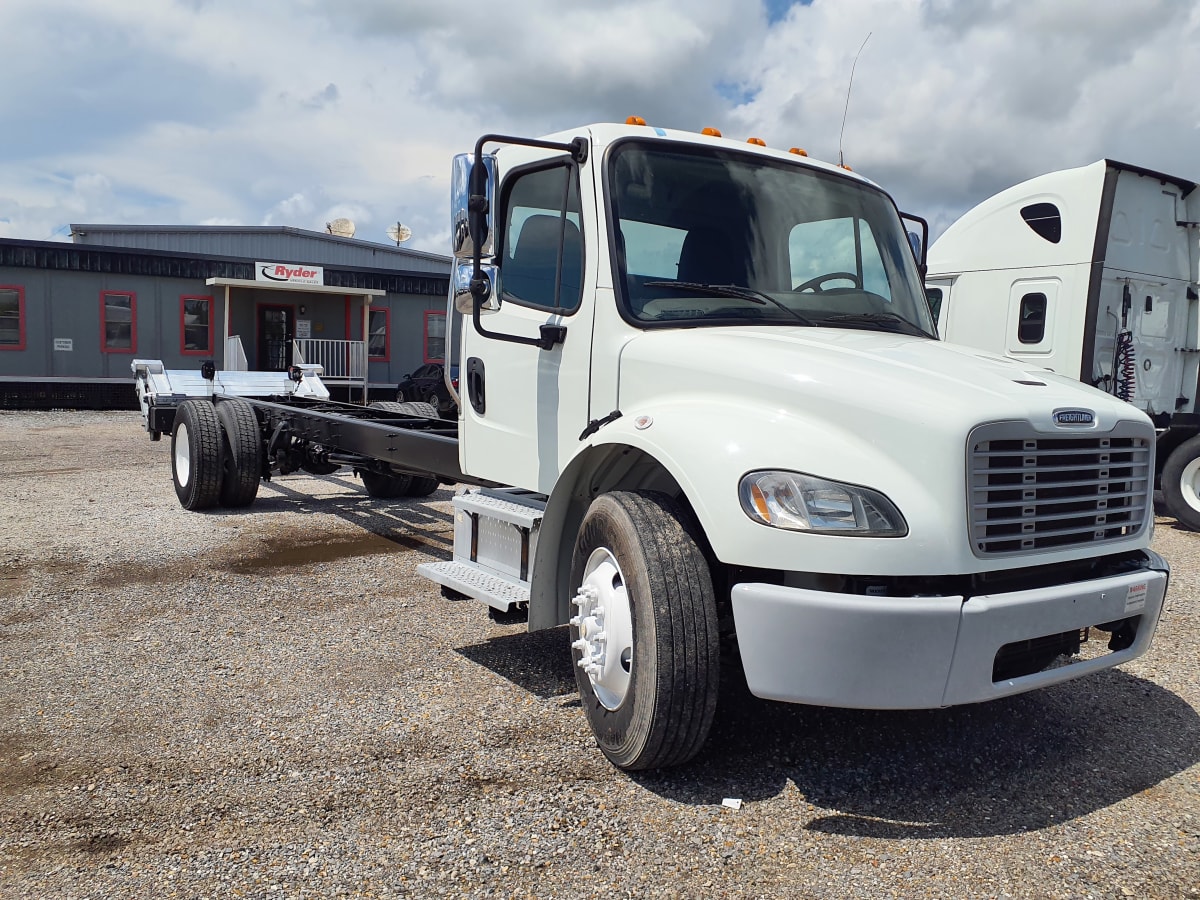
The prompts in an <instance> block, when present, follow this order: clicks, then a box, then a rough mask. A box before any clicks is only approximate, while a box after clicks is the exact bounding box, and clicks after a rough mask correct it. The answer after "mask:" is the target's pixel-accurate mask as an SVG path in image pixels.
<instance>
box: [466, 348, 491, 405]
mask: <svg viewBox="0 0 1200 900" xmlns="http://www.w3.org/2000/svg"><path fill="white" fill-rule="evenodd" d="M467 399H468V400H470V401H471V408H472V409H473V410H475V412H477V413H478V414H479V415H481V416H482V415H483V413H484V411H485V410H486V409H487V398H486V394H485V393H484V384H483V360H482V359H480V358H479V357H478V356H472V357H470V358H469V359H468V360H467Z"/></svg>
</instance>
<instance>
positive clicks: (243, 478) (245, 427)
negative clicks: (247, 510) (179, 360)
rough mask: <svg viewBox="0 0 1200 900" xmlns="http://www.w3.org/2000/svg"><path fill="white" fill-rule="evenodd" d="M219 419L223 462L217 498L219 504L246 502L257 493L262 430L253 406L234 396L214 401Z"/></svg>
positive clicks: (260, 470) (260, 469) (241, 504)
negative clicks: (218, 498) (219, 490)
mask: <svg viewBox="0 0 1200 900" xmlns="http://www.w3.org/2000/svg"><path fill="white" fill-rule="evenodd" d="M216 406H217V419H218V420H220V423H221V431H222V449H223V451H224V452H223V454H222V455H223V457H224V460H223V465H222V474H221V492H220V500H221V505H222V506H228V507H240V506H249V505H250V504H251V503H253V502H254V498H255V497H257V496H258V483H259V480H260V479H261V478H262V460H263V446H262V431H261V430H260V428H259V426H258V416H256V415H255V414H254V407H253V406H251V405H250V404H249V403H247V402H246V401H245V400H242V399H241V398H240V397H239V398H234V399H231V400H222V401H220V402H219V403H217V405H216Z"/></svg>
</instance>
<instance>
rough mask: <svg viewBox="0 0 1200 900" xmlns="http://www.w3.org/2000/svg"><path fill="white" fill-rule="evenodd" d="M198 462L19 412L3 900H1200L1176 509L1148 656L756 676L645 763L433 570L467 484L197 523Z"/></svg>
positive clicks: (9, 604) (531, 646) (532, 648)
mask: <svg viewBox="0 0 1200 900" xmlns="http://www.w3.org/2000/svg"><path fill="white" fill-rule="evenodd" d="M168 453H169V442H168V441H162V442H160V443H151V442H150V441H149V440H148V439H147V437H146V435H145V434H144V433H143V432H142V431H141V428H140V421H139V419H138V416H137V415H136V414H135V413H82V412H81V413H64V412H50V413H37V412H3V413H0V485H3V491H0V527H2V528H3V536H4V540H3V542H2V543H0V896H3V897H6V898H7V897H79V898H84V897H89V898H100V897H176V896H178V897H193V898H202V897H214V898H215V897H222V898H224V897H235V896H250V897H293V896H295V897H332V896H376V897H385V896H411V897H442V896H446V897H457V896H471V897H474V896H498V897H526V896H529V897H561V898H576V897H579V898H584V897H605V898H611V897H789V898H790V897H814V898H847V897H869V898H876V897H906V898H907V897H971V898H982V897H1039V898H1041V897H1046V898H1052V897H1053V898H1057V897H1062V898H1076V897H1078V898H1084V897H1096V898H1100V897H1105V898H1107V897H1113V898H1121V897H1162V898H1182V897H1200V717H1198V716H1197V710H1200V638H1198V635H1200V604H1198V603H1197V593H1198V591H1197V588H1198V583H1197V580H1198V578H1200V553H1198V550H1200V535H1195V534H1191V533H1187V532H1183V531H1180V530H1178V529H1177V528H1176V527H1175V526H1174V522H1173V520H1171V519H1169V518H1160V519H1159V520H1158V526H1157V531H1156V536H1155V540H1154V544H1155V548H1156V549H1157V550H1158V551H1159V552H1161V553H1162V554H1163V555H1164V556H1166V557H1167V558H1168V559H1169V560H1170V561H1171V563H1172V565H1173V567H1174V574H1173V580H1172V585H1171V598H1172V602H1171V607H1170V609H1169V611H1168V613H1167V614H1166V616H1165V617H1164V620H1163V623H1162V625H1161V627H1160V629H1159V634H1158V640H1157V642H1156V644H1155V646H1154V648H1153V650H1152V651H1151V652H1150V653H1149V654H1148V655H1147V656H1146V657H1143V658H1142V659H1140V660H1137V661H1135V662H1133V663H1131V664H1129V665H1126V666H1124V667H1123V668H1122V669H1120V670H1115V671H1109V672H1106V673H1102V674H1100V675H1097V676H1093V677H1091V678H1087V679H1083V680H1081V681H1075V682H1072V683H1070V684H1066V685H1061V686H1058V687H1054V688H1050V689H1047V690H1044V691H1041V692H1036V693H1033V694H1025V695H1022V696H1019V697H1014V698H1009V699H1006V700H1001V701H996V702H993V703H990V704H985V705H980V706H974V707H966V708H957V709H951V710H942V711H933V712H912V713H876V712H853V711H839V710H827V709H816V708H806V707H796V706H787V705H782V704H774V703H768V702H764V701H760V700H757V699H755V698H753V697H751V696H750V695H749V694H748V693H747V692H746V690H745V687H744V684H740V683H739V679H738V678H737V677H736V676H734V677H727V678H726V679H725V682H726V684H725V687H724V688H723V691H722V697H721V708H720V710H719V711H718V719H717V722H716V725H715V726H714V729H713V733H712V736H711V737H710V739H709V743H708V745H707V746H706V748H705V750H704V752H703V753H702V754H701V756H700V757H699V758H698V759H697V760H696V761H695V762H693V763H692V764H690V765H689V766H686V767H684V768H681V769H678V770H671V771H668V772H665V773H658V774H645V775H635V776H631V775H627V774H624V773H622V772H620V771H617V770H615V769H613V768H612V767H611V766H609V765H608V763H607V762H606V761H605V760H604V758H603V757H602V756H601V755H600V753H599V752H598V750H597V749H596V748H595V745H594V743H593V741H592V739H591V736H590V733H589V731H588V728H587V725H586V723H585V721H584V717H583V714H582V712H581V710H580V708H579V700H578V695H577V694H576V692H575V689H574V681H573V678H572V674H571V666H570V658H569V653H568V648H567V642H566V639H565V635H564V633H563V631H562V630H561V629H559V630H556V631H551V632H540V633H535V634H530V633H528V632H526V631H524V630H523V627H524V626H520V625H501V624H497V623H495V622H493V621H491V620H490V619H489V617H488V615H487V613H486V611H485V609H484V608H483V607H482V606H480V605H477V604H475V603H473V602H459V603H455V602H451V601H448V600H445V599H443V598H442V597H441V595H440V594H439V592H438V590H437V588H436V586H432V585H430V584H429V583H427V582H425V581H424V580H422V579H420V578H419V577H418V576H416V575H415V572H414V569H415V566H416V564H417V563H420V562H424V561H427V560H436V559H445V558H448V557H449V554H450V548H451V522H450V513H449V509H450V504H449V500H450V496H451V495H450V492H449V491H440V492H438V493H437V494H435V495H434V496H433V497H432V498H431V499H430V500H428V501H424V502H416V501H408V502H396V501H387V502H384V501H374V500H371V499H370V498H368V497H367V496H366V495H365V494H364V493H363V492H362V490H361V487H360V485H359V483H358V482H356V481H355V480H354V479H352V478H349V477H342V476H332V477H323V478H318V477H311V476H288V477H285V478H280V479H277V480H276V481H275V482H273V483H271V484H270V485H264V486H263V489H262V490H261V492H260V494H259V500H258V501H257V502H256V503H255V505H254V506H253V507H252V508H251V509H252V511H246V512H237V513H224V512H217V513H211V514H201V513H188V512H186V511H184V510H182V509H181V508H180V507H179V506H178V504H177V503H176V500H175V496H174V493H173V491H172V489H171V479H170V473H169V468H168ZM725 798H738V799H740V800H741V801H742V805H741V807H740V809H732V808H729V807H726V806H723V805H722V801H723V800H724V799H725Z"/></svg>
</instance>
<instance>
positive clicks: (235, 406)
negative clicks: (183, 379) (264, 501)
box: [171, 399, 262, 510]
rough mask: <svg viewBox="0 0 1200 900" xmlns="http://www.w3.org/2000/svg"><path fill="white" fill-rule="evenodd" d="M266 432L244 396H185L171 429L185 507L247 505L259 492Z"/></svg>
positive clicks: (179, 493)
mask: <svg viewBox="0 0 1200 900" xmlns="http://www.w3.org/2000/svg"><path fill="white" fill-rule="evenodd" d="M261 475H262V436H261V434H260V432H259V427H258V418H257V417H256V416H255V414H254V407H252V406H251V405H250V404H249V403H247V402H246V401H245V400H241V399H230V400H222V401H221V402H219V403H217V404H214V403H212V401H210V400H198V399H196V400H184V401H183V402H182V403H180V404H179V407H178V408H177V409H176V410H175V425H174V428H173V429H172V431H171V478H172V481H174V483H175V496H177V497H178V498H179V503H180V505H181V506H183V508H184V509H190V510H201V509H211V508H212V507H214V506H217V505H218V504H219V505H221V506H227V507H238V506H248V505H249V504H251V503H253V502H254V498H255V497H257V496H258V482H259V478H260V477H261Z"/></svg>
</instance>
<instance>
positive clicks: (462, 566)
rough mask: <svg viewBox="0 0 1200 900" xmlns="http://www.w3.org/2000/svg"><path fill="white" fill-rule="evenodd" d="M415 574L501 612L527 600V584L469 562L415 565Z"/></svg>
mask: <svg viewBox="0 0 1200 900" xmlns="http://www.w3.org/2000/svg"><path fill="white" fill-rule="evenodd" d="M417 574H419V575H422V576H424V577H425V578H428V579H429V580H430V581H433V582H436V583H437V584H440V585H444V586H445V587H448V588H450V589H451V590H454V591H458V592H459V593H460V594H466V595H467V596H468V597H473V598H474V599H476V600H482V601H483V602H484V603H486V604H487V605H488V606H491V607H494V608H496V609H498V610H500V611H502V612H508V610H509V609H511V608H512V606H513V605H514V604H516V603H528V602H529V585H527V584H525V583H524V582H521V581H516V580H515V579H511V578H504V577H502V576H500V575H495V574H493V573H491V572H486V571H484V570H483V569H480V568H479V567H478V566H473V565H471V564H470V563H465V562H457V561H448V562H436V563H422V564H421V565H419V566H417Z"/></svg>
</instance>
